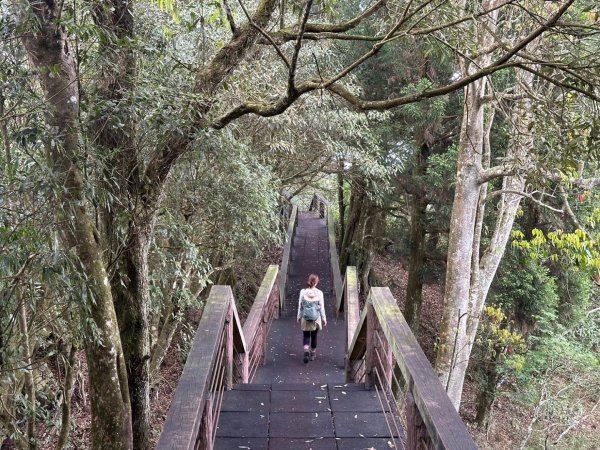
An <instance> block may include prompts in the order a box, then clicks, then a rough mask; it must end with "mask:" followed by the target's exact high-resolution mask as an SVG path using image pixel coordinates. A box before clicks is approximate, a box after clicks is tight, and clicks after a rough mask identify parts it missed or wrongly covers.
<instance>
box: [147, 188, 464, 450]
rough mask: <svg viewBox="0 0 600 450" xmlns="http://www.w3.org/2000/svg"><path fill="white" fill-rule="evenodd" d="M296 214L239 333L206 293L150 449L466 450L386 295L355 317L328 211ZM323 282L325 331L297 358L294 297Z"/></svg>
mask: <svg viewBox="0 0 600 450" xmlns="http://www.w3.org/2000/svg"><path fill="white" fill-rule="evenodd" d="M327 206H328V203H327V201H326V200H324V199H323V198H322V197H320V196H318V195H315V197H314V198H313V201H312V203H311V207H310V210H309V211H302V212H299V211H298V210H297V208H296V207H294V209H293V211H292V214H291V216H290V219H289V224H288V232H287V239H286V245H285V248H284V255H283V259H282V264H281V269H279V267H278V266H270V267H269V269H268V270H267V273H266V275H265V277H264V279H263V282H262V285H261V287H260V289H259V292H258V294H257V296H256V300H255V302H254V304H253V307H252V309H251V311H250V314H249V315H248V318H247V319H246V321H245V323H244V325H243V327H242V325H241V323H240V320H239V317H238V315H237V310H236V307H235V301H234V299H233V294H232V292H231V289H230V288H229V287H228V286H213V288H212V290H211V292H210V295H209V298H208V299H207V303H206V306H205V309H204V313H203V316H202V319H201V321H200V324H199V326H198V330H197V333H196V336H195V339H194V342H193V345H192V349H191V351H190V354H189V356H188V360H187V362H186V365H185V368H184V371H183V374H182V376H181V379H180V381H179V385H178V387H177V390H176V392H175V395H174V398H173V402H172V404H171V408H170V410H169V413H168V415H167V419H166V422H165V425H164V428H163V432H162V434H161V437H160V440H159V443H158V446H157V448H158V449H223V450H229V449H256V450H284V449H298V450H302V449H313V450H319V449H327V450H330V449H331V450H353V449H370V448H375V449H379V450H382V449H390V448H396V449H430V448H432V449H433V448H435V449H456V450H468V449H475V448H476V446H475V444H474V443H473V441H472V439H471V437H470V436H469V433H468V431H467V430H466V428H465V426H464V424H463V422H462V421H461V419H460V417H459V415H458V414H457V413H456V411H455V410H454V408H453V406H452V404H451V403H450V400H449V399H448V397H447V395H446V393H445V391H444V389H443V388H442V386H441V384H440V383H439V381H438V379H437V377H436V376H435V373H434V371H433V369H432V367H431V365H430V364H429V361H428V360H427V359H426V357H425V355H424V354H423V351H422V350H421V348H420V347H419V344H418V343H417V341H416V339H415V337H414V336H413V334H412V332H411V331H410V328H409V327H408V325H407V324H406V321H405V320H404V318H403V316H402V313H401V312H400V309H399V308H398V306H397V304H396V301H395V300H394V298H393V296H392V295H391V292H390V290H389V289H388V288H372V289H371V292H370V295H369V299H368V301H367V304H366V305H365V307H364V308H363V310H362V311H361V310H360V306H359V296H358V285H357V277H356V270H355V268H353V267H349V268H348V269H347V271H346V273H345V278H344V280H343V282H342V277H341V274H340V272H339V264H338V256H337V251H336V247H335V236H334V228H333V220H332V217H331V212H330V211H329V210H328V208H327ZM310 273H316V274H318V275H319V277H320V283H319V286H318V287H319V288H320V289H321V290H322V291H323V292H324V295H325V303H326V312H327V319H328V320H327V327H325V329H323V330H322V331H320V332H319V336H318V340H319V343H318V348H317V357H316V360H314V361H310V362H309V363H308V364H305V363H303V360H302V333H301V331H300V326H299V325H298V324H297V322H296V311H297V304H298V294H299V291H300V289H302V288H303V287H305V283H306V279H307V277H308V275H309V274H310Z"/></svg>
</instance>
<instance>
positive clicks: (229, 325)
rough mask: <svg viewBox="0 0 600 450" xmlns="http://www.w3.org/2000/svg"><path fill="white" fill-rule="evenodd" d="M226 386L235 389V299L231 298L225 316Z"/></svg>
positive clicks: (228, 388)
mask: <svg viewBox="0 0 600 450" xmlns="http://www.w3.org/2000/svg"><path fill="white" fill-rule="evenodd" d="M225 346H226V347H225V349H226V350H225V351H226V353H225V367H226V372H225V377H226V378H225V386H226V389H227V390H231V389H233V300H230V302H229V306H228V308H227V315H226V316H225Z"/></svg>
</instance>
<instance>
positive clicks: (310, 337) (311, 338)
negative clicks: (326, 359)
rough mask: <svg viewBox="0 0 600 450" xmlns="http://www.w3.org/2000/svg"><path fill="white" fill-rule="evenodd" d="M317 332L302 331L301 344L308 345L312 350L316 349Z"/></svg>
mask: <svg viewBox="0 0 600 450" xmlns="http://www.w3.org/2000/svg"><path fill="white" fill-rule="evenodd" d="M318 332H319V330H314V331H303V332H302V342H303V344H304V345H310V348H312V349H313V350H314V349H315V348H317V333H318Z"/></svg>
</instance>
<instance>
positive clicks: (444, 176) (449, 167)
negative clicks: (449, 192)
mask: <svg viewBox="0 0 600 450" xmlns="http://www.w3.org/2000/svg"><path fill="white" fill-rule="evenodd" d="M457 155H458V146H457V145H452V146H451V147H450V148H449V149H448V150H447V151H446V152H444V153H440V154H435V155H431V156H430V157H429V160H428V163H429V164H428V166H427V181H428V183H431V184H432V185H433V186H435V187H436V188H443V187H448V186H449V185H450V186H453V185H454V183H455V181H453V180H454V178H455V176H456V160H457ZM449 180H452V181H450V182H449Z"/></svg>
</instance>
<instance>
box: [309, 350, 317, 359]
mask: <svg viewBox="0 0 600 450" xmlns="http://www.w3.org/2000/svg"><path fill="white" fill-rule="evenodd" d="M316 357H317V352H316V351H315V350H311V351H310V360H311V361H314V360H315V358H316Z"/></svg>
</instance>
